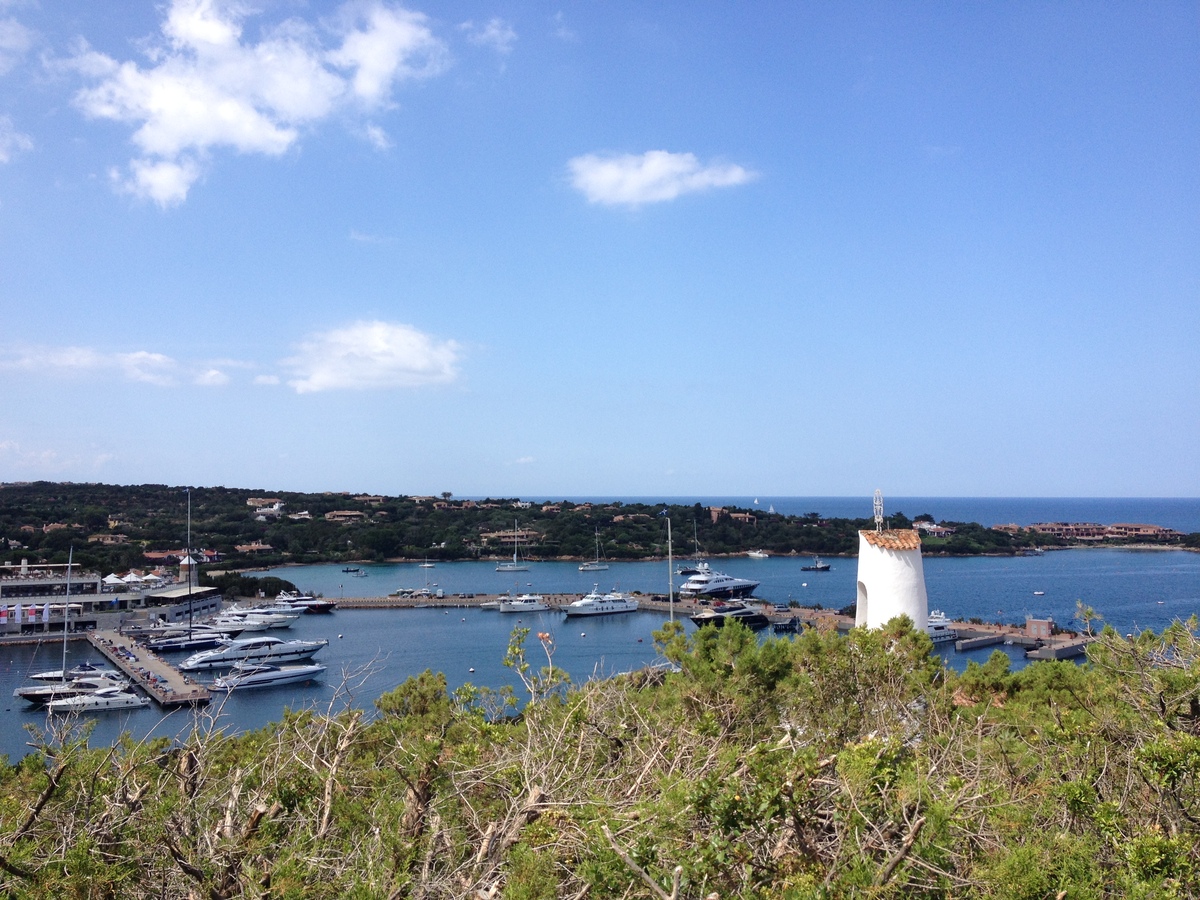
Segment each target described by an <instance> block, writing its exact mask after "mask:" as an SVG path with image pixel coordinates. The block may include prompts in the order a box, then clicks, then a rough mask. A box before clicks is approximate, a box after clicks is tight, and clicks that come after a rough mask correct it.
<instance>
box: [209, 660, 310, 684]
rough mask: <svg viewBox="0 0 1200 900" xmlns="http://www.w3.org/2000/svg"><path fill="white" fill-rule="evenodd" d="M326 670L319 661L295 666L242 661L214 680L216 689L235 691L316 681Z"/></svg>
mask: <svg viewBox="0 0 1200 900" xmlns="http://www.w3.org/2000/svg"><path fill="white" fill-rule="evenodd" d="M324 672H325V666H322V665H320V664H319V663H306V664H301V665H295V666H273V665H270V664H268V663H247V662H240V663H238V664H237V665H236V666H234V667H233V668H232V669H231V670H230V671H229V673H228V674H227V675H222V676H221V677H220V678H217V679H216V680H215V681H213V683H212V685H211V687H212V689H213V690H214V691H233V690H238V689H240V688H258V687H273V686H275V685H277V684H295V683H297V682H300V681H315V680H316V679H317V678H320V677H321V675H322V674H324Z"/></svg>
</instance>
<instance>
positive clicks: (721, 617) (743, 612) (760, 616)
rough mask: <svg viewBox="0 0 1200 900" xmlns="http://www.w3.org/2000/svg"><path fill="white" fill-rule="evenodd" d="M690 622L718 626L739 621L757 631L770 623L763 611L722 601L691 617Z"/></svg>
mask: <svg viewBox="0 0 1200 900" xmlns="http://www.w3.org/2000/svg"><path fill="white" fill-rule="evenodd" d="M691 619H692V624H694V625H695V626H696V627H697V628H703V627H704V626H705V625H712V626H714V627H716V628H720V627H721V626H722V625H724V624H725V623H727V622H735V621H736V622H741V623H742V624H743V625H745V626H746V627H747V628H749V629H751V630H752V631H759V630H761V629H763V628H766V627H767V626H768V625H770V624H771V620H770V619H768V618H767V616H766V614H765V613H761V612H759V611H758V610H756V609H751V608H750V607H748V606H745V605H743V604H741V603H722V604H720V605H719V606H713V607H710V608H709V609H706V610H703V611H702V612H698V613H696V615H694V616H692V617H691Z"/></svg>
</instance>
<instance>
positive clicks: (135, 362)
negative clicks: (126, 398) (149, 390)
mask: <svg viewBox="0 0 1200 900" xmlns="http://www.w3.org/2000/svg"><path fill="white" fill-rule="evenodd" d="M114 358H115V360H116V364H117V366H118V367H119V368H120V370H121V372H122V373H123V374H124V375H125V377H126V378H128V379H129V380H130V381H142V382H145V383H146V384H156V385H158V386H159V387H170V386H171V385H173V384H175V379H174V378H173V377H172V373H173V372H174V371H175V368H176V363H175V360H173V359H171V357H169V356H164V355H163V354H161V353H150V352H148V351H146V350H138V351H136V352H134V353H117V354H115V357H114Z"/></svg>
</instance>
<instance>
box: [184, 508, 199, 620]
mask: <svg viewBox="0 0 1200 900" xmlns="http://www.w3.org/2000/svg"><path fill="white" fill-rule="evenodd" d="M187 497H188V510H187V547H186V548H185V549H184V558H185V559H187V563H188V640H191V639H192V567H193V566H194V565H195V564H196V563H195V561H194V560H193V559H192V489H191V488H188V489H187Z"/></svg>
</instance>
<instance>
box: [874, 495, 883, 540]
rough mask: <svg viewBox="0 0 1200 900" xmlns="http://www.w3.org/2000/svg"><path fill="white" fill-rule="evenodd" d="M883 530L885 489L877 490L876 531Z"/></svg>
mask: <svg viewBox="0 0 1200 900" xmlns="http://www.w3.org/2000/svg"><path fill="white" fill-rule="evenodd" d="M881 531H883V491H876V492H875V532H876V533H879V532H881Z"/></svg>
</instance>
